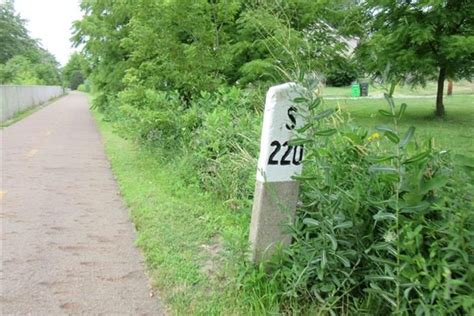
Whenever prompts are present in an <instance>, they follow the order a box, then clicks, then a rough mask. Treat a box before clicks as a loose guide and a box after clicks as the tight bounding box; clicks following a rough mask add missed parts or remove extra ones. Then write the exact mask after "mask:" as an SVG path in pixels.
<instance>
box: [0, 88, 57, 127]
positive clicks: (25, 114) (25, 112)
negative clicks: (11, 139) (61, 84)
mask: <svg viewBox="0 0 474 316" xmlns="http://www.w3.org/2000/svg"><path fill="white" fill-rule="evenodd" d="M63 96H64V95H62V96H59V97H55V98H52V99H50V100H49V101H46V102H45V103H43V104H40V105H36V106H32V107H29V108H27V109H25V110H22V111H19V112H16V113H15V114H14V115H13V117H12V118H10V119H8V120H6V121H5V122H1V123H0V128H5V127H8V126H10V125H12V124H15V123H16V122H18V121H21V120H22V119H24V118H25V117H28V116H30V115H31V114H33V113H35V112H37V111H39V110H41V109H42V108H44V107H45V106H47V105H49V104H51V103H53V102H54V101H56V100H58V99H60V98H62V97H63Z"/></svg>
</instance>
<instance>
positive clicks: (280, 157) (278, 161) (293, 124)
mask: <svg viewBox="0 0 474 316" xmlns="http://www.w3.org/2000/svg"><path fill="white" fill-rule="evenodd" d="M299 89H302V88H301V87H299V86H298V85H296V84H295V83H285V84H282V85H278V86H274V87H271V88H270V89H269V90H268V92H267V96H266V100H265V112H264V117H263V128H262V138H261V144H260V157H259V159H258V166H257V181H256V184H255V195H254V202H253V209H252V221H251V224H250V237H249V239H250V246H251V259H252V261H254V262H257V263H258V262H260V261H262V260H265V259H267V258H269V257H270V256H271V255H272V253H273V251H274V250H275V247H276V245H277V244H279V243H282V244H289V243H290V242H291V238H290V237H289V236H288V235H287V234H285V232H284V225H285V224H287V223H289V222H290V221H293V219H294V216H295V210H296V203H297V201H298V191H299V184H298V182H297V181H295V180H294V179H292V177H293V176H295V175H299V174H301V171H302V167H303V166H302V160H303V147H302V146H301V145H300V146H292V145H290V144H289V142H290V140H291V139H292V137H293V135H294V132H295V129H297V128H300V127H301V126H302V125H303V118H302V115H301V114H302V113H301V112H302V111H303V109H302V108H301V107H300V105H298V106H297V105H296V104H295V103H294V102H293V100H294V99H295V98H297V97H299V96H301V95H300V93H299V92H298V91H300V92H301V90H299Z"/></svg>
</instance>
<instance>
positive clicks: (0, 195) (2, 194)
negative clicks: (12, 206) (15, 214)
mask: <svg viewBox="0 0 474 316" xmlns="http://www.w3.org/2000/svg"><path fill="white" fill-rule="evenodd" d="M5 194H7V191H0V201H1V200H2V199H3V196H4V195H5Z"/></svg>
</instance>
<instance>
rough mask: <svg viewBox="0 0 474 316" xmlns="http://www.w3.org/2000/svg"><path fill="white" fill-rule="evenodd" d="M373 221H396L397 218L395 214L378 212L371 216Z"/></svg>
mask: <svg viewBox="0 0 474 316" xmlns="http://www.w3.org/2000/svg"><path fill="white" fill-rule="evenodd" d="M373 219H374V220H375V221H384V220H391V221H396V220H397V217H396V216H395V214H392V213H388V212H383V211H379V212H378V213H377V214H375V215H374V216H373Z"/></svg>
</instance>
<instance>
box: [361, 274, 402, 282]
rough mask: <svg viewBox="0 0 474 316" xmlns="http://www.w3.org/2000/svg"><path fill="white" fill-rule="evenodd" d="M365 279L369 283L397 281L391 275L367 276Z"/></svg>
mask: <svg viewBox="0 0 474 316" xmlns="http://www.w3.org/2000/svg"><path fill="white" fill-rule="evenodd" d="M365 279H366V280H367V281H395V278H394V277H393V276H389V275H367V276H365Z"/></svg>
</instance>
